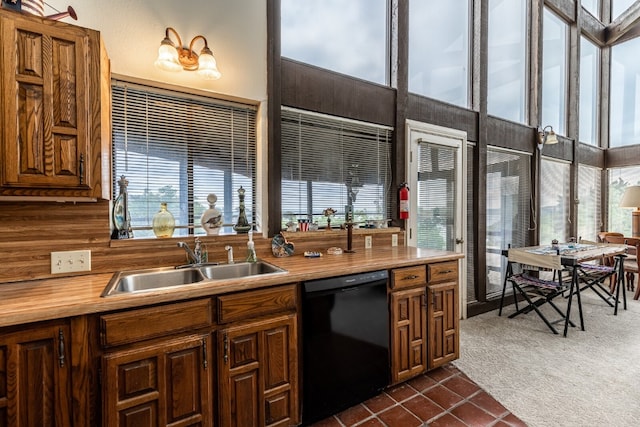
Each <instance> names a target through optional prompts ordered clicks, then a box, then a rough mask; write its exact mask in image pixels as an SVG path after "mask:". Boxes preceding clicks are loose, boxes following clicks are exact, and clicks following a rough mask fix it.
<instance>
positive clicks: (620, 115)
mask: <svg viewBox="0 0 640 427" xmlns="http://www.w3.org/2000/svg"><path fill="white" fill-rule="evenodd" d="M638 52H640V38H636V39H633V40H630V41H628V42H625V43H620V44H618V45H615V46H613V47H612V48H611V96H610V98H611V117H610V126H609V128H610V136H609V138H610V146H611V147H620V146H623V145H632V144H640V55H638Z"/></svg>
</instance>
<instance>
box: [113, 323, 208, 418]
mask: <svg viewBox="0 0 640 427" xmlns="http://www.w3.org/2000/svg"><path fill="white" fill-rule="evenodd" d="M209 337H210V335H209V334H207V333H205V334H200V335H189V336H184V337H178V338H174V339H168V340H163V341H161V342H158V343H156V344H152V345H147V346H143V347H140V348H134V349H129V350H122V351H115V352H113V353H108V354H106V355H105V356H104V357H103V368H102V369H103V399H104V405H103V412H104V414H103V418H104V423H103V425H104V426H109V427H112V426H113V427H116V426H118V427H152V426H153V427H155V426H211V425H213V424H212V418H213V417H212V410H211V406H212V401H213V396H212V393H211V389H212V386H211V377H212V375H211V372H210V371H211V369H212V368H211V366H212V365H211V356H210V355H211V348H210V346H211V344H210V341H211V340H210V339H209Z"/></svg>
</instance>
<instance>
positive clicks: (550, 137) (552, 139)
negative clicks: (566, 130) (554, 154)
mask: <svg viewBox="0 0 640 427" xmlns="http://www.w3.org/2000/svg"><path fill="white" fill-rule="evenodd" d="M544 143H545V145H551V144H557V143H558V137H557V136H556V133H555V132H554V131H553V130H550V131H549V133H548V134H547V140H546V141H545V142H544Z"/></svg>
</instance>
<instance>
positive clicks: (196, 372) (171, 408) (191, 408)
mask: <svg viewBox="0 0 640 427" xmlns="http://www.w3.org/2000/svg"><path fill="white" fill-rule="evenodd" d="M201 353H202V350H201V348H200V346H198V347H191V348H188V349H185V350H180V351H177V352H174V353H169V354H167V368H166V376H167V378H166V384H167V422H168V423H175V422H177V421H179V420H181V419H184V418H186V417H189V416H191V415H193V414H196V413H200V412H201V411H202V409H201V402H200V390H201V387H202V384H201V378H200V370H201V369H202V366H201V361H202V358H201V357H200V355H201Z"/></svg>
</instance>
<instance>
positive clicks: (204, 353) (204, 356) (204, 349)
mask: <svg viewBox="0 0 640 427" xmlns="http://www.w3.org/2000/svg"><path fill="white" fill-rule="evenodd" d="M207 366H209V362H207V339H206V338H203V339H202V367H203V368H204V369H207Z"/></svg>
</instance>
